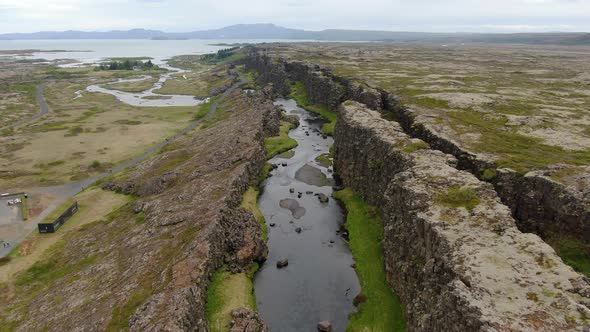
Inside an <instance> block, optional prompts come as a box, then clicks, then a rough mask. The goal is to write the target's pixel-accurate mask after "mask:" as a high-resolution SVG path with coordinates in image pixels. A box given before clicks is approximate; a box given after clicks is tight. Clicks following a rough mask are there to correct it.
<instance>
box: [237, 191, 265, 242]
mask: <svg viewBox="0 0 590 332" xmlns="http://www.w3.org/2000/svg"><path fill="white" fill-rule="evenodd" d="M258 195H259V191H258V189H256V188H255V187H250V188H248V190H247V191H246V192H245V193H244V197H243V198H242V203H241V205H240V207H241V208H243V209H245V210H247V211H249V212H250V213H252V214H253V215H254V217H255V218H256V221H258V223H259V224H260V230H261V232H262V239H264V241H266V240H268V229H267V228H266V221H265V219H264V215H263V214H262V212H261V211H260V209H259V208H258Z"/></svg>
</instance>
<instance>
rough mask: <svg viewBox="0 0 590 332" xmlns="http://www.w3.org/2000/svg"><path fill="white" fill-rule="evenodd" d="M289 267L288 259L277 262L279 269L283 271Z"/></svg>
mask: <svg viewBox="0 0 590 332" xmlns="http://www.w3.org/2000/svg"><path fill="white" fill-rule="evenodd" d="M287 265H289V260H288V259H286V258H285V259H281V260H280V261H277V268H278V269H282V268H284V267H286V266H287Z"/></svg>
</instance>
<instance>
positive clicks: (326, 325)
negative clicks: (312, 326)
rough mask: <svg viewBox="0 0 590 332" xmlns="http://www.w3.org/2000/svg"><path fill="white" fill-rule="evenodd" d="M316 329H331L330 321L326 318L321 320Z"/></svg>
mask: <svg viewBox="0 0 590 332" xmlns="http://www.w3.org/2000/svg"><path fill="white" fill-rule="evenodd" d="M318 331H321V332H330V331H332V323H330V322H329V321H327V320H324V321H321V322H319V323H318Z"/></svg>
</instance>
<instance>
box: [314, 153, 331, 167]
mask: <svg viewBox="0 0 590 332" xmlns="http://www.w3.org/2000/svg"><path fill="white" fill-rule="evenodd" d="M315 161H317V162H318V163H319V164H320V165H322V166H324V167H326V168H327V167H330V166H332V160H331V159H330V155H329V154H328V153H324V154H321V155H319V156H317V157H315Z"/></svg>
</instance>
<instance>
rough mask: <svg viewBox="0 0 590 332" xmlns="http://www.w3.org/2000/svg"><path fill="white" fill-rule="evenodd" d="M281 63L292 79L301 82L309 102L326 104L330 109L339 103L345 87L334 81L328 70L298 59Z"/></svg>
mask: <svg viewBox="0 0 590 332" xmlns="http://www.w3.org/2000/svg"><path fill="white" fill-rule="evenodd" d="M282 63H284V66H285V69H286V70H287V73H288V75H289V78H290V79H291V80H292V81H300V82H302V83H303V86H304V87H305V89H306V91H307V96H308V98H309V100H310V101H311V102H313V103H315V104H324V105H328V108H330V109H336V108H337V107H338V105H340V102H341V100H342V97H343V96H344V94H345V92H346V87H345V86H343V85H341V84H339V83H338V82H336V81H334V80H333V78H332V73H331V72H330V71H329V70H327V69H325V68H321V67H320V66H318V65H311V64H307V63H304V62H298V61H293V62H286V61H283V62H282Z"/></svg>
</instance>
